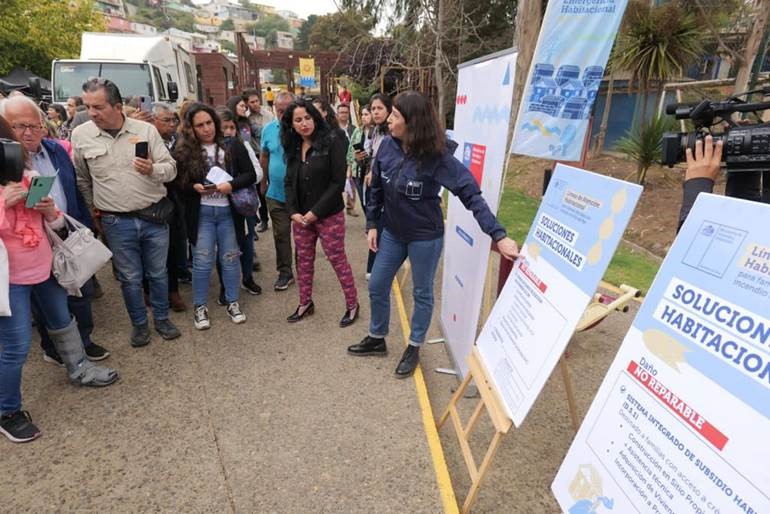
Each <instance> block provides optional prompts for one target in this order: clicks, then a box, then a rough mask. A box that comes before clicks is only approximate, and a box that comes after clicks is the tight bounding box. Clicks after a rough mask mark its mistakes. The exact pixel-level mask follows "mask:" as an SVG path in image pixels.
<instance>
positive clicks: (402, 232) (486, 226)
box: [348, 91, 518, 378]
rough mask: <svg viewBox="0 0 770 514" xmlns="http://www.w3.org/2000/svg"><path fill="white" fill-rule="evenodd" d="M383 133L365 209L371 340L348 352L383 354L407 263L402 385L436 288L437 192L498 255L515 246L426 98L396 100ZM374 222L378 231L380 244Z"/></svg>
mask: <svg viewBox="0 0 770 514" xmlns="http://www.w3.org/2000/svg"><path fill="white" fill-rule="evenodd" d="M388 128H389V129H390V136H387V137H385V138H384V140H383V141H382V143H381V144H380V146H379V149H378V151H377V154H376V156H375V157H374V160H373V162H372V181H371V194H370V197H369V200H368V202H367V205H366V217H367V222H366V228H367V229H368V232H367V240H368V242H369V249H370V250H372V251H374V252H377V258H376V259H375V260H374V267H373V268H372V275H371V278H370V280H369V300H370V305H371V320H370V322H369V335H367V336H366V337H365V338H364V339H363V340H362V341H361V342H360V343H358V344H354V345H352V346H349V347H348V352H349V353H351V354H352V355H384V354H385V353H386V352H387V348H386V346H385V336H386V335H387V334H388V325H389V323H390V287H391V284H392V283H393V278H394V277H395V275H396V272H397V271H398V269H399V268H400V267H401V264H403V262H404V260H405V259H406V258H407V257H409V261H410V262H411V265H412V283H413V286H414V287H413V291H412V295H413V297H414V312H413V313H412V323H411V332H410V335H409V345H408V346H407V348H406V350H405V351H404V353H403V355H402V356H401V360H400V361H399V363H398V366H397V367H396V377H398V378H405V377H408V376H410V375H411V374H412V373H413V372H414V370H415V368H416V367H417V363H418V362H419V350H420V346H422V344H423V342H424V341H425V335H426V333H427V332H428V328H430V322H431V317H432V315H433V281H434V278H435V275H436V267H437V266H438V260H439V257H440V256H441V249H442V246H443V242H444V222H443V217H442V212H441V197H440V196H439V192H440V190H441V187H442V186H443V187H445V188H446V189H448V190H449V191H451V192H452V194H454V195H456V196H457V197H458V198H459V199H460V200H461V201H462V203H463V205H464V206H465V207H466V208H467V209H468V210H470V211H472V212H473V215H474V217H475V218H476V221H477V222H478V224H479V226H480V227H481V229H482V230H483V231H484V232H485V233H486V234H488V235H489V236H490V237H491V238H492V240H493V241H494V242H495V243H496V244H497V249H498V250H499V251H500V253H501V254H502V255H504V256H505V257H507V258H509V259H514V258H516V256H517V255H518V247H517V245H516V242H515V241H513V240H512V239H509V238H508V237H506V232H505V229H504V228H503V227H502V226H501V225H500V223H498V222H497V219H495V216H494V214H492V212H491V211H490V210H489V207H488V206H487V203H486V202H485V201H484V199H483V198H482V196H481V190H480V189H479V186H478V184H477V183H476V180H475V179H474V178H473V175H471V172H470V171H469V170H468V169H467V168H466V167H465V166H463V165H462V163H460V162H459V161H458V160H457V159H455V158H454V156H453V155H452V154H453V151H454V149H455V147H456V146H457V145H456V144H454V143H452V142H448V141H446V139H445V138H444V133H443V131H442V129H441V126H440V124H439V122H438V118H437V116H436V112H435V110H434V109H433V106H432V105H431V103H430V102H429V101H428V100H427V99H426V98H425V97H424V96H422V95H421V94H420V93H417V92H414V91H407V92H404V93H401V94H399V95H398V96H397V97H396V98H395V100H394V101H393V110H392V112H391V113H390V116H389V117H388ZM383 207H384V209H383ZM378 222H381V223H382V225H381V226H382V227H383V229H382V235H381V239H380V241H379V242H378V240H377V236H378V234H377V233H378V230H377V223H378Z"/></svg>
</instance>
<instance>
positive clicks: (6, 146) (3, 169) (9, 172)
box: [0, 138, 24, 186]
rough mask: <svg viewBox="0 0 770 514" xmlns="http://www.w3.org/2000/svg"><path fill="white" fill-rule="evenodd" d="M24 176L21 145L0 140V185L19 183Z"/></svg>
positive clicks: (8, 140)
mask: <svg viewBox="0 0 770 514" xmlns="http://www.w3.org/2000/svg"><path fill="white" fill-rule="evenodd" d="M23 174H24V153H23V152H22V149H21V144H20V143H18V142H16V141H12V140H10V139H3V138H0V185H3V186H4V185H6V184H7V183H8V182H21V177H22V175H23Z"/></svg>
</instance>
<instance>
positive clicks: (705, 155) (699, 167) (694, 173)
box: [684, 136, 722, 181]
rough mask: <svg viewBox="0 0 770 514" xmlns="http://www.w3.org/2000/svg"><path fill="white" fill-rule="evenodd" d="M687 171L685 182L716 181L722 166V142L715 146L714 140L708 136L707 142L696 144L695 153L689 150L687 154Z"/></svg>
mask: <svg viewBox="0 0 770 514" xmlns="http://www.w3.org/2000/svg"><path fill="white" fill-rule="evenodd" d="M685 157H686V158H687V171H686V172H685V174H684V179H685V180H690V179H693V178H707V179H711V180H714V181H716V179H717V177H718V176H719V170H720V165H721V164H722V141H717V143H716V144H714V138H713V137H711V136H706V140H705V142H702V141H701V140H698V141H696V142H695V152H693V151H692V150H690V149H689V148H688V149H687V151H686V152H685Z"/></svg>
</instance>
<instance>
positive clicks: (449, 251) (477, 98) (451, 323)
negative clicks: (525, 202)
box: [441, 50, 516, 375]
mask: <svg viewBox="0 0 770 514" xmlns="http://www.w3.org/2000/svg"><path fill="white" fill-rule="evenodd" d="M515 67H516V53H515V52H514V51H513V50H506V51H503V52H500V53H497V54H493V55H490V56H487V57H482V58H480V59H478V60H475V61H471V62H469V63H465V64H461V65H460V67H459V72H458V78H457V97H456V101H455V124H454V131H453V140H454V141H455V142H457V143H458V147H457V150H456V151H455V157H457V159H459V160H460V161H462V162H463V164H465V166H466V167H467V168H468V169H469V170H470V172H471V173H472V174H473V176H474V178H475V179H476V182H477V183H478V184H479V186H480V187H481V191H482V193H483V195H484V199H485V200H486V201H487V204H489V208H490V209H491V210H492V212H495V213H496V212H497V206H498V204H499V203H500V193H501V188H502V181H503V171H504V168H505V161H506V157H507V152H506V139H507V137H508V127H509V121H510V116H511V98H512V95H513V76H514V69H515ZM490 247H491V239H490V238H489V236H487V235H486V234H484V232H482V231H481V229H480V228H479V225H478V223H477V222H476V219H475V218H474V217H473V214H471V213H470V212H469V211H468V210H467V209H466V208H465V206H464V205H463V204H462V202H460V201H459V200H458V199H457V198H456V197H454V196H453V195H451V194H450V195H449V206H448V211H447V223H446V229H445V233H444V268H443V277H442V288H441V327H442V330H443V333H444V338H445V340H446V343H447V348H448V350H449V353H450V354H451V356H452V360H453V361H454V365H455V369H456V371H458V372H459V373H461V374H462V375H465V373H466V371H467V369H468V364H467V362H466V360H467V357H468V356H469V355H470V353H471V349H472V348H473V343H474V341H475V340H476V334H477V333H478V323H479V314H480V311H481V301H482V296H483V293H484V279H485V277H486V271H487V263H488V261H489V252H490Z"/></svg>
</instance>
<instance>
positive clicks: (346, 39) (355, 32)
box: [308, 9, 374, 52]
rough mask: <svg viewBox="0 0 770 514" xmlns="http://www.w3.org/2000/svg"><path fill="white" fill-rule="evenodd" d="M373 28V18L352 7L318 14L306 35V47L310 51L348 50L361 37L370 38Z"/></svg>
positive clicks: (366, 40) (356, 43)
mask: <svg viewBox="0 0 770 514" xmlns="http://www.w3.org/2000/svg"><path fill="white" fill-rule="evenodd" d="M373 28H374V19H373V18H372V17H370V16H367V15H365V14H364V13H363V12H362V11H355V10H353V9H350V10H347V11H339V12H336V13H332V14H325V15H323V16H319V17H318V19H317V20H316V21H315V23H314V24H313V28H312V30H311V31H310V35H309V36H308V49H309V50H311V51H319V50H334V51H338V52H346V51H350V50H351V49H352V48H353V47H355V46H356V45H358V43H359V42H360V41H361V40H362V39H363V40H364V41H365V42H369V41H370V40H371V39H372V36H371V34H370V31H371V30H372V29H373Z"/></svg>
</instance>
